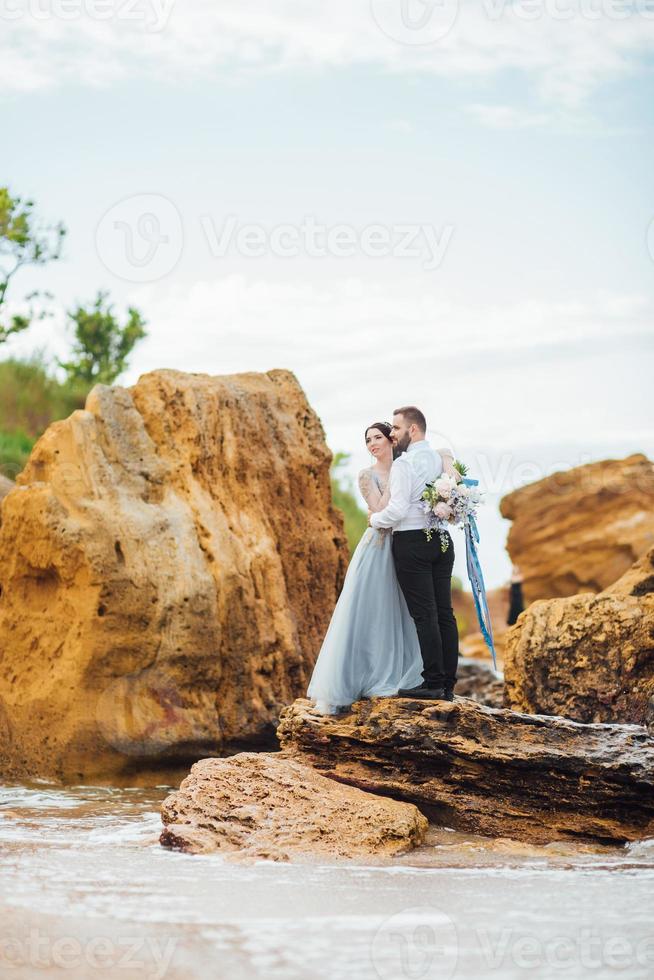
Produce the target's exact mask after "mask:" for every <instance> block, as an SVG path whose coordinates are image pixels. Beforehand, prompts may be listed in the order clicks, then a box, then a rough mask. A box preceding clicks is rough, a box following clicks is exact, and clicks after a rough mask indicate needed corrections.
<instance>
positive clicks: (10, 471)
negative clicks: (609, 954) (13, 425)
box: [0, 432, 35, 480]
mask: <svg viewBox="0 0 654 980" xmlns="http://www.w3.org/2000/svg"><path fill="white" fill-rule="evenodd" d="M34 442H35V440H34V439H32V438H31V437H30V436H28V435H26V434H25V433H24V432H0V473H2V474H3V476H8V477H9V479H10V480H15V479H16V476H17V474H18V473H20V471H21V470H22V469H23V467H24V466H25V463H26V462H27V457H28V456H29V454H30V452H31V451H32V446H33V445H34Z"/></svg>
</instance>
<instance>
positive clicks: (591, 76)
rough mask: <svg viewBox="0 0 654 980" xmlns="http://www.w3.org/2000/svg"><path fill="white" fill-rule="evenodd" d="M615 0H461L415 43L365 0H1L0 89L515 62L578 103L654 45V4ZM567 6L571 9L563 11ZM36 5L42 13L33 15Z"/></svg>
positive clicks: (476, 70)
mask: <svg viewBox="0 0 654 980" xmlns="http://www.w3.org/2000/svg"><path fill="white" fill-rule="evenodd" d="M373 2H374V6H375V8H379V7H381V8H382V15H381V16H382V23H384V22H385V21H384V18H387V19H388V18H389V17H395V20H396V21H397V19H398V10H397V9H396V8H398V6H399V3H400V0H373ZM616 2H617V0H616ZM447 4H450V5H452V4H455V5H456V0H447ZM611 4H612V0H601V2H598V3H595V4H594V5H593V6H592V9H593V10H596V9H599V10H600V15H599V16H596V17H595V16H594V17H591V15H590V10H591V5H590V4H589V2H588V0H568V3H567V6H566V3H564V2H563V0H559V2H557V4H556V5H555V4H553V3H552V2H551V0H542V4H541V7H540V13H539V11H538V9H537V10H536V14H537V16H536V18H535V19H531V17H528V16H526V14H525V10H527V9H533V3H532V4H530V7H529V8H527V4H526V3H524V4H523V5H521V4H520V3H517V2H513V3H508V2H506V3H505V2H501V0H481V2H480V3H474V4H473V3H468V2H465V3H463V2H461V3H460V4H459V5H458V16H457V17H456V20H455V22H454V25H453V26H452V28H451V30H450V31H449V33H447V34H446V36H444V37H442V38H440V39H439V40H438V41H436V42H435V43H427V44H417V45H416V44H411V43H400V42H399V41H397V40H394V39H393V37H392V36H388V31H387V33H384V31H383V30H381V29H380V27H379V26H378V24H377V23H376V21H375V19H374V17H373V15H372V10H371V4H370V0H331V2H330V3H324V2H323V0H301V2H300V0H276V3H275V4H274V5H272V4H270V2H269V0H249V2H248V3H243V2H242V0H214V2H207V0H183V2H182V0H176V2H175V0H172V5H171V0H141V3H140V4H138V5H137V6H136V7H134V5H133V4H132V3H130V4H127V3H126V0H113V6H112V8H111V11H112V12H113V15H112V16H111V17H110V18H109V19H102V20H99V19H97V18H96V19H94V17H92V16H90V15H89V13H84V12H83V11H85V10H86V11H88V10H91V11H92V10H93V9H94V8H93V0H79V8H77V9H78V12H79V15H78V16H74V12H75V9H76V8H75V0H68V2H67V3H66V5H65V7H64V9H67V10H68V9H72V12H73V14H72V16H71V17H70V18H66V19H63V18H62V17H61V16H56V15H54V14H52V15H50V16H48V15H47V14H48V11H51V12H52V11H55V12H56V11H57V10H59V9H60V7H61V0H38V3H37V0H0V19H2V20H3V21H4V23H3V29H2V35H1V37H0V85H1V86H2V88H3V89H4V90H5V91H15V90H19V91H20V90H29V89H38V88H45V87H49V86H51V85H53V84H58V83H65V82H73V83H75V82H81V83H84V84H89V83H90V84H108V83H111V82H112V81H115V80H118V79H123V78H133V77H139V76H144V75H149V76H154V77H160V78H171V77H173V78H174V77H188V76H198V77H210V76H211V75H212V74H213V73H215V72H217V71H225V70H229V72H230V73H231V74H232V77H233V75H234V74H235V73H238V72H246V73H249V72H252V71H257V72H260V71H278V70H280V69H282V70H286V69H302V70H304V69H311V68H322V67H330V68H341V67H344V66H352V65H368V66H370V65H372V66H378V67H379V68H381V69H383V70H386V71H389V72H410V73H425V74H434V75H440V76H443V77H446V78H449V79H451V78H456V77H471V76H472V77H479V78H487V77H488V76H490V75H493V74H496V73H497V72H499V71H501V70H503V69H517V70H519V71H521V72H524V74H525V75H526V76H527V77H528V78H530V79H532V80H533V82H534V83H535V86H536V90H537V92H538V94H539V95H540V96H541V97H542V98H543V99H544V100H545V101H546V102H548V103H558V104H564V105H568V106H575V105H578V104H579V103H580V101H582V100H583V99H584V97H585V96H587V95H588V94H590V93H591V92H593V91H594V90H595V89H596V88H597V87H598V86H599V85H600V84H601V83H605V82H608V81H612V80H615V79H619V78H621V77H623V76H625V75H627V74H630V73H633V72H634V71H636V70H637V67H638V60H639V58H640V57H641V56H645V55H646V54H647V53H648V52H649V53H651V51H652V49H653V47H654V8H651V9H650V7H649V5H647V4H643V3H641V4H637V5H636V13H634V14H632V16H630V17H629V18H628V19H619V18H618V17H617V16H616V15H615V11H614V8H613V6H612V5H611ZM437 7H438V5H437ZM437 7H436V8H434V9H437ZM562 8H565V9H566V10H570V11H572V14H573V16H572V17H571V18H570V19H566V18H563V17H562V16H561V15H560V14H559V13H557V11H559V10H561V9H562ZM587 8H588V9H587ZM33 9H36V10H41V11H42V14H41V16H40V17H39V18H38V19H37V18H36V17H35V16H34V15H33V14H31V13H30V10H33ZM100 9H101V10H104V9H105V5H103V6H102V7H101V8H100ZM384 10H385V13H384ZM602 11H603V12H602ZM43 12H45V15H44V14H43ZM455 12H456V10H455ZM17 15H18V16H17ZM390 23H391V26H392V24H393V21H392V20H391V21H390ZM159 28H161V29H159ZM390 33H391V34H393V30H391V31H390ZM406 33H407V32H406V30H405V34H406ZM496 118H499V117H496ZM487 119H488V117H487ZM487 119H486V121H487Z"/></svg>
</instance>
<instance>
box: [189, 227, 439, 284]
mask: <svg viewBox="0 0 654 980" xmlns="http://www.w3.org/2000/svg"><path fill="white" fill-rule="evenodd" d="M200 222H201V225H202V229H203V231H204V235H205V238H206V241H207V245H208V247H209V250H210V252H211V255H212V256H213V258H216V259H222V258H225V257H226V256H227V255H228V254H230V253H235V254H237V255H240V256H241V257H243V258H262V257H263V256H265V255H274V256H276V257H277V258H297V257H298V256H300V255H303V256H305V257H308V258H318V259H322V258H337V259H346V258H352V257H354V256H355V255H365V256H367V257H368V258H387V257H392V258H395V259H419V260H422V267H423V269H425V270H426V271H428V272H432V271H434V270H435V269H438V268H439V267H440V265H441V263H442V261H443V259H444V257H445V253H446V251H447V249H448V247H449V244H450V241H451V239H452V235H453V234H454V226H453V225H444V226H443V228H442V229H440V230H439V229H436V228H434V227H433V225H427V224H402V225H400V224H398V225H383V224H371V225H367V226H366V227H364V228H361V229H359V228H355V227H354V226H353V225H348V224H338V225H332V226H328V225H325V224H322V223H321V222H319V221H317V220H316V218H315V217H314V216H312V215H308V216H307V217H305V219H304V221H303V222H302V223H301V224H298V225H294V224H281V225H276V226H275V227H274V228H270V229H268V228H266V227H264V226H263V225H260V224H242V223H240V222H239V220H238V218H237V217H236V216H235V215H229V216H228V217H227V218H226V219H225V221H224V223H223V224H222V225H221V226H220V227H217V226H216V223H215V222H214V220H213V218H212V217H211V215H206V214H205V215H202V216H201V218H200Z"/></svg>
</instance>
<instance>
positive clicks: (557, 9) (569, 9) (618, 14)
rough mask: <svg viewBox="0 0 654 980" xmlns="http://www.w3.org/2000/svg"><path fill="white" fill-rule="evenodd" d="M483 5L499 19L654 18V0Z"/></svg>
mask: <svg viewBox="0 0 654 980" xmlns="http://www.w3.org/2000/svg"><path fill="white" fill-rule="evenodd" d="M481 9H482V10H483V11H484V13H485V15H486V16H487V17H488V19H489V20H495V21H497V20H500V19H502V18H504V17H505V16H506V17H512V18H514V19H515V20H520V21H523V22H524V21H535V20H543V19H545V18H548V19H549V20H559V21H567V20H574V19H580V20H591V21H594V20H612V21H620V20H628V19H629V18H630V17H645V18H648V19H650V20H652V19H654V0H481Z"/></svg>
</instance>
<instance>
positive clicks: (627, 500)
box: [500, 454, 654, 603]
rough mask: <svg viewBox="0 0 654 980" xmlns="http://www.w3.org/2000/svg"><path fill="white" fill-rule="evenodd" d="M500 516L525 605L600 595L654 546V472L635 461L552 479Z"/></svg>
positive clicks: (505, 502) (513, 499)
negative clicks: (504, 521) (505, 524)
mask: <svg viewBox="0 0 654 980" xmlns="http://www.w3.org/2000/svg"><path fill="white" fill-rule="evenodd" d="M500 511H501V513H502V516H503V517H506V518H508V519H509V520H510V521H513V525H512V527H511V529H510V531H509V536H508V541H507V548H508V551H509V554H510V555H511V558H512V560H513V561H514V562H516V563H517V564H518V565H519V566H520V570H521V572H522V574H523V576H524V585H523V591H524V596H525V602H526V603H529V602H532V601H534V600H535V599H551V598H555V597H557V596H569V595H576V594H577V593H579V592H601V591H602V589H605V588H606V587H607V586H608V585H610V584H611V583H612V582H615V580H616V579H617V578H619V577H620V576H621V575H622V574H623V573H624V572H626V571H627V569H628V568H629V566H630V565H631V564H632V563H633V562H634V561H636V560H637V559H638V558H640V557H641V555H643V554H644V553H645V552H646V551H647V550H648V549H649V548H651V547H652V545H654V465H652V463H651V462H650V461H649V460H648V459H647V457H645V456H642V455H640V454H637V455H634V456H629V457H628V458H627V459H618V460H613V459H610V460H605V461H603V462H600V463H589V464H588V465H586V466H578V467H576V468H575V469H572V470H568V471H566V472H561V473H554V474H553V475H552V476H549V477H547V478H546V479H544V480H538V482H536V483H531V484H529V485H528V486H526V487H521V488H520V489H519V490H515V491H514V492H513V493H510V494H509V495H508V496H506V497H504V498H503V499H502V501H501V503H500Z"/></svg>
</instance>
